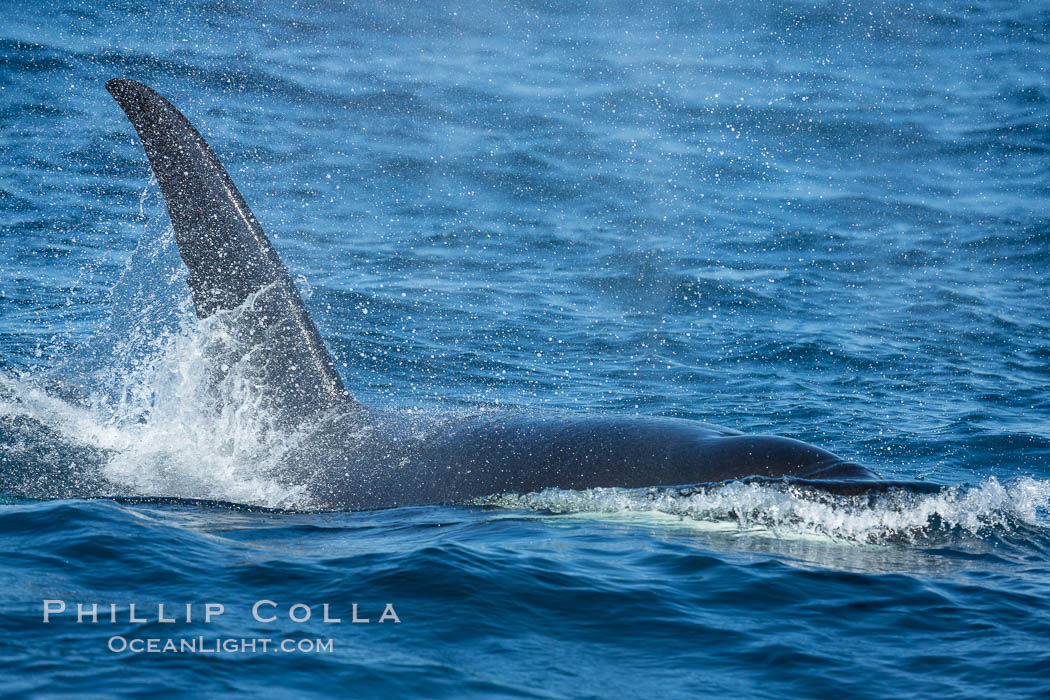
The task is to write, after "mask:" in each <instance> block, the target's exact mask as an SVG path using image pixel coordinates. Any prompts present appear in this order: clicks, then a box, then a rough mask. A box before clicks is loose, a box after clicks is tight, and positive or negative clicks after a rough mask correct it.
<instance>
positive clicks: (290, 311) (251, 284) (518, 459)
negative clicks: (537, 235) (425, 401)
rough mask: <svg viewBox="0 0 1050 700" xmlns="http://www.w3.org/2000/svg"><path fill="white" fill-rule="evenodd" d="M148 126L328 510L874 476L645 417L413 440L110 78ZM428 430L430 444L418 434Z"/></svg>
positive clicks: (209, 302)
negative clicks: (356, 387) (362, 397)
mask: <svg viewBox="0 0 1050 700" xmlns="http://www.w3.org/2000/svg"><path fill="white" fill-rule="evenodd" d="M106 87H107V89H108V90H109V91H110V92H111V93H112V94H113V96H114V98H115V99H116V100H117V103H118V104H119V105H120V106H121V108H122V109H123V110H124V112H125V114H126V115H127V116H128V118H129V119H130V120H131V122H132V124H133V125H134V126H135V129H136V131H137V132H138V134H139V138H140V139H141V141H142V144H143V147H144V148H145V150H146V154H147V156H148V157H149V160H150V165H151V166H152V168H153V172H154V174H155V175H156V177H157V182H158V183H159V184H160V188H161V192H162V193H163V195H164V200H165V202H166V204H167V206H168V212H169V214H170V216H171V221H172V225H173V227H174V229H175V237H176V241H177V243H178V246H179V253H180V254H181V256H182V259H183V261H184V262H185V263H186V265H187V267H188V268H189V272H190V275H189V285H190V291H191V292H192V294H193V301H194V305H195V308H196V310H197V315H198V316H199V317H201V318H205V317H207V316H210V315H212V314H214V313H216V312H220V311H229V310H233V309H238V307H242V305H244V302H245V300H248V299H249V298H250V297H251V296H252V295H256V296H255V297H254V298H253V299H254V300H253V301H252V303H251V304H249V305H247V307H248V309H249V310H248V311H247V312H245V311H244V309H243V308H241V309H239V315H238V316H237V321H236V323H237V328H236V329H234V330H235V331H236V332H237V333H238V334H239V335H240V337H241V338H242V339H243V340H244V341H245V343H246V345H247V346H248V347H258V346H260V344H261V345H262V346H263V347H265V348H266V351H265V352H255V353H253V354H252V359H250V360H249V361H251V362H255V363H256V364H257V367H256V370H255V376H256V377H257V379H258V384H259V386H260V387H261V389H260V391H262V392H263V394H264V396H265V398H266V400H267V402H268V403H269V404H270V406H271V408H272V409H273V410H274V411H275V413H276V414H277V415H279V416H280V420H281V422H282V423H283V424H284V425H285V426H286V427H287V428H289V429H292V430H303V431H306V432H307V433H308V434H309V435H310V438H309V439H307V440H306V441H304V444H303V447H302V449H301V450H299V451H298V452H297V454H296V455H293V456H292V457H291V458H290V459H289V462H288V464H287V465H286V467H285V468H286V470H287V472H286V473H287V475H288V478H289V479H291V480H293V481H294V482H295V483H303V480H304V479H305V481H306V483H307V485H308V487H309V488H310V492H311V495H312V496H313V498H314V499H315V500H316V501H317V502H318V504H320V505H323V506H326V507H331V508H353V509H360V508H381V507H389V506H402V505H418V504H427V503H449V502H463V501H468V500H471V499H475V498H479V497H482V496H487V495H491V494H495V493H501V492H507V491H519V492H531V491H539V490H542V489H544V488H551V487H557V488H563V489H587V488H594V487H602V486H606V487H624V488H637V487H646V486H660V485H664V486H671V485H675V486H677V485H688V484H698V483H707V482H715V481H723V480H727V479H738V478H744V477H750V476H762V477H772V478H779V477H797V478H802V479H813V480H833V481H836V482H841V481H842V480H857V481H876V480H878V478H879V477H878V476H877V475H876V474H874V473H873V472H872V471H870V470H869V469H867V468H865V467H863V466H861V465H859V464H855V463H853V462H848V461H845V460H843V459H842V458H840V457H838V456H836V455H834V454H832V453H830V452H828V451H826V450H823V449H821V448H819V447H815V446H812V445H808V444H806V443H803V442H799V441H797V440H792V439H790V438H783V437H775V436H762V435H757V436H750V435H742V434H740V433H737V432H734V431H730V430H726V429H723V428H719V427H716V426H710V425H705V424H703V423H698V422H695V421H688V420H680V419H671V418H656V417H639V416H603V417H594V416H578V415H577V416H573V415H546V416H528V415H519V416H498V417H491V418H489V417H473V418H466V419H460V420H455V421H449V422H446V423H442V424H439V425H434V426H431V428H430V429H426V430H422V431H420V430H418V429H413V430H407V429H406V422H407V421H409V419H408V418H405V417H399V414H384V413H381V412H379V411H376V410H373V409H370V408H368V407H365V406H362V405H361V404H359V403H357V402H356V401H355V400H354V399H353V398H351V397H350V396H349V394H348V393H347V392H346V390H345V388H344V387H343V384H342V381H341V379H340V378H339V375H338V373H337V372H336V371H335V367H334V364H333V362H332V360H331V357H330V356H329V354H328V351H327V350H326V348H325V346H324V342H323V340H322V339H321V337H320V334H319V333H318V331H317V328H316V327H315V326H314V323H313V321H312V320H311V318H310V316H309V314H308V313H307V311H306V307H305V305H303V303H302V300H301V299H300V297H299V294H298V291H297V290H296V288H295V285H294V283H293V282H292V280H291V278H290V276H289V275H288V271H287V270H286V269H285V267H284V265H283V263H282V262H281V260H280V258H279V257H278V256H277V252H276V251H275V250H274V248H273V246H272V245H271V244H270V242H269V240H268V239H267V238H266V235H265V234H264V233H263V230H262V227H261V226H260V225H259V223H258V221H257V220H256V219H255V216H254V215H253V214H252V213H251V211H250V210H249V209H248V205H247V204H246V203H245V202H244V199H243V197H241V195H240V193H239V192H238V191H237V188H236V187H235V186H234V184H233V182H232V180H231V179H230V177H229V175H228V174H227V173H226V171H225V169H224V168H223V166H222V164H221V163H220V162H219V159H218V157H216V155H215V153H214V151H212V149H211V147H210V146H208V144H207V143H206V142H205V141H204V139H203V138H202V137H201V135H200V134H199V133H198V132H197V130H196V129H194V128H193V126H192V125H190V123H189V121H188V120H187V119H186V118H185V117H184V116H183V115H182V114H181V113H180V112H179V111H178V110H177V109H176V108H175V107H174V106H172V105H171V103H169V102H168V101H167V100H165V99H164V98H163V97H161V96H160V95H158V94H157V93H156V92H154V91H153V90H151V89H150V88H148V87H146V86H145V85H142V84H141V83H137V82H135V81H132V80H125V79H116V80H111V81H109V82H108V83H107V84H106ZM420 434H421V435H422V436H420Z"/></svg>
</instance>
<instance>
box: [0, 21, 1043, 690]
mask: <svg viewBox="0 0 1050 700" xmlns="http://www.w3.org/2000/svg"><path fill="white" fill-rule="evenodd" d="M107 5H108V6H107V7H106V8H104V9H102V8H96V7H92V6H91V5H90V4H70V3H56V4H53V5H48V6H39V7H38V6H37V5H35V4H27V5H25V6H19V7H18V8H7V9H5V10H4V11H3V20H4V21H3V22H2V23H0V76H2V82H0V126H2V128H0V154H2V156H3V162H4V163H5V165H4V168H3V170H2V171H0V172H2V173H3V175H2V178H0V308H2V309H3V312H2V316H0V484H2V485H3V487H4V490H5V493H6V494H7V495H6V497H4V498H3V500H4V501H5V505H3V506H0V548H2V552H3V556H2V557H0V570H2V572H3V577H2V579H0V581H3V583H4V585H3V587H2V588H0V658H2V659H3V664H2V667H0V677H2V678H4V692H5V693H22V692H32V691H35V692H40V693H52V694H56V695H67V694H70V693H73V692H85V693H90V694H100V695H108V694H119V693H126V694H132V693H134V692H135V691H142V690H143V689H145V688H147V687H153V688H159V687H170V688H179V687H182V688H189V687H190V686H188V685H187V684H188V683H190V682H191V681H189V678H190V675H189V674H191V673H193V674H195V675H194V676H193V678H194V680H193V681H192V688H193V689H194V690H195V691H198V692H202V693H242V694H256V695H257V694H273V693H278V692H280V693H285V694H288V695H296V696H302V695H309V694H315V695H317V696H325V695H327V694H329V693H331V692H334V691H343V692H345V693H361V694H375V695H383V696H396V695H405V694H423V695H427V696H450V697H461V696H469V695H480V696H493V695H496V696H501V695H509V696H529V697H532V696H538V697H582V696H615V697H619V696H625V695H628V696H634V695H640V696H647V697H648V696H652V695H657V694H659V695H661V696H669V697H675V696H683V697H684V696H697V695H728V694H730V693H732V694H746V695H756V696H766V697H780V696H783V695H785V694H794V695H808V696H824V695H829V694H832V693H835V694H846V693H848V694H849V695H850V696H855V697H886V696H929V697H945V696H953V695H954V696H966V697H971V696H996V697H1009V696H1032V695H1037V694H1041V693H1046V692H1048V691H1050V684H1048V682H1047V681H1046V677H1047V670H1048V669H1050V646H1048V640H1050V574H1048V573H1047V570H1048V564H1050V529H1048V528H1050V515H1048V512H1047V509H1048V507H1050V310H1048V309H1050V281H1048V279H1047V275H1046V273H1045V270H1046V269H1047V267H1048V265H1050V209H1048V206H1047V201H1048V199H1047V197H1048V195H1050V175H1048V173H1050V170H1048V168H1047V165H1048V163H1050V159H1048V154H1050V132H1048V126H1047V124H1048V105H1050V91H1048V89H1047V84H1048V79H1047V78H1048V76H1047V73H1048V68H1050V59H1048V58H1047V46H1048V40H1050V14H1048V13H1047V12H1046V11H1045V10H1044V9H1041V8H1040V6H1039V3H1025V4H1017V3H1002V4H997V3H979V4H976V5H973V4H968V3H967V4H950V7H949V8H948V9H945V8H944V7H941V3H928V4H927V3H920V4H917V5H907V6H906V7H897V6H896V5H892V4H880V3H875V4H871V5H870V6H869V5H864V6H862V5H861V4H858V3H853V4H846V3H836V2H829V3H805V4H803V3H798V4H796V3H785V2H776V3H761V4H758V3H756V4H738V3H699V4H695V5H688V6H684V5H683V6H679V5H677V4H672V3H660V2H656V3H645V4H644V5H643V6H640V7H639V6H635V5H632V4H622V5H617V4H597V3H587V4H582V5H581V4H562V5H546V4H540V3H536V4H515V5H506V6H494V5H492V4H490V3H464V4H461V5H460V4H455V3H448V4H446V3H424V4H421V5H418V6H417V5H411V6H407V5H406V6H387V4H385V3H384V4H380V5H376V6H361V5H351V6H343V5H340V4H338V3H327V2H319V3H309V4H298V5H296V6H294V7H291V6H289V4H287V3H272V4H267V5H257V6H253V7H241V5H242V3H230V4H223V3H210V2H201V3H192V2H183V1H182V0H177V1H176V2H174V3H170V4H149V3H145V4H143V3H124V4H115V3H109V4H107ZM115 76H127V77H133V78H137V79H141V80H143V81H145V82H147V83H148V84H150V85H152V86H153V87H155V88H157V89H158V90H159V91H160V92H162V93H163V94H165V95H167V96H168V97H169V98H171V99H172V101H173V102H174V103H175V104H176V105H178V106H179V107H180V108H181V109H182V110H183V111H184V112H185V113H186V114H187V115H188V116H189V117H190V119H191V120H193V121H194V122H195V123H196V124H197V126H198V127H200V128H201V130H202V132H203V133H204V134H205V137H206V138H207V139H208V140H209V141H210V142H211V143H212V145H213V146H214V147H215V149H216V150H217V152H218V153H219V154H220V156H221V157H222V158H223V160H224V162H225V163H226V165H227V167H228V169H229V171H230V173H231V175H232V176H233V178H234V180H235V181H236V182H237V184H238V186H239V187H240V188H241V190H242V192H243V193H244V195H245V198H246V199H247V200H248V202H249V203H250V204H251V206H252V208H253V210H254V211H255V213H256V214H257V216H258V218H259V219H260V221H261V222H262V223H263V226H264V228H266V230H267V231H268V233H269V234H270V236H271V238H272V239H273V241H274V244H275V246H276V247H277V249H278V251H279V252H280V254H281V255H282V257H283V258H284V260H285V262H286V264H287V265H288V267H289V269H290V270H291V272H292V274H293V277H295V278H296V280H297V283H298V284H299V287H300V290H301V291H302V292H303V296H304V298H305V301H306V304H307V306H308V307H309V308H310V310H311V312H312V313H313V315H314V318H315V320H316V323H317V325H318V327H319V328H320V331H321V333H322V335H323V336H324V338H325V340H326V341H327V343H328V346H329V348H330V349H331V351H332V354H333V356H334V358H335V360H336V363H337V365H338V366H339V368H340V371H341V373H342V375H343V377H344V380H345V382H346V384H347V386H348V387H349V388H350V389H351V391H352V392H353V393H354V394H355V395H356V396H357V397H358V398H359V399H361V400H362V401H364V402H366V403H370V404H373V405H378V406H381V407H384V408H391V409H400V410H405V411H407V412H408V413H407V414H406V415H407V417H406V419H405V420H406V421H408V422H411V421H416V420H419V421H431V420H433V419H434V418H435V417H449V416H451V417H452V418H450V419H451V420H454V419H455V418H454V417H455V416H456V415H461V414H464V413H467V412H477V411H479V410H484V411H491V412H500V411H507V410H525V411H531V412H543V411H553V410H569V411H587V412H606V413H631V414H639V415H666V416H678V417H685V418H694V419H699V420H706V421H710V422H713V423H717V424H720V425H726V426H729V427H733V428H737V429H740V430H744V431H747V432H756V433H757V432H765V433H775V434H780V435H786V436H790V437H795V438H799V439H802V440H806V441H808V442H812V443H815V444H818V445H820V446H822V447H825V448H828V449H831V450H833V451H834V452H836V453H838V454H841V455H843V456H844V457H846V458H848V459H851V460H854V461H858V462H861V463H864V464H867V465H870V466H871V467H872V468H874V469H876V470H877V471H879V472H880V473H881V474H883V475H884V476H885V477H887V479H888V480H891V481H892V482H893V484H910V486H907V487H905V486H899V485H893V484H891V485H888V486H887V487H886V488H882V489H877V490H872V491H864V492H858V493H838V494H836V493H827V492H824V491H821V490H815V489H812V488H809V487H806V486H805V485H799V484H790V483H781V482H761V481H754V480H751V481H745V482H738V483H731V484H722V485H705V486H698V487H693V488H684V489H670V488H659V489H641V490H633V491H628V490H619V489H597V490H593V491H588V492H564V491H557V490H551V491H545V492H543V493H539V494H494V495H493V496H492V497H490V498H485V499H481V500H479V501H477V502H475V503H471V504H464V505H458V506H430V507H421V508H399V509H391V510H385V511H376V512H364V513H320V512H315V511H314V510H313V505H312V503H311V501H310V498H309V496H308V494H307V493H306V492H305V490H304V489H303V487H302V486H303V485H302V484H299V483H296V482H295V480H294V479H289V475H288V474H287V473H284V472H282V471H281V469H280V468H279V465H280V463H281V458H282V456H283V455H285V454H287V453H289V451H294V450H295V449H296V447H297V445H298V441H299V440H300V439H301V437H302V436H299V435H295V434H287V433H285V432H282V431H281V430H279V429H278V428H277V427H276V426H275V424H274V423H273V421H272V420H271V417H270V416H268V415H267V414H266V412H265V411H263V410H256V409H257V406H256V404H255V403H253V402H254V401H256V400H257V397H256V396H255V395H254V394H253V392H251V391H250V390H249V389H248V388H246V387H245V386H244V385H243V384H238V383H237V382H236V381H235V380H236V377H237V374H236V372H234V373H231V374H230V375H229V377H232V379H230V380H229V381H227V382H226V383H225V384H224V385H222V386H219V387H218V388H217V387H216V386H215V385H214V382H213V381H211V378H212V374H211V373H210V366H209V361H210V358H213V357H214V356H215V348H216V346H222V345H223V344H224V343H228V342H231V341H230V340H229V338H227V337H225V336H223V333H222V328H221V325H220V324H216V323H198V322H197V320H196V319H195V318H194V316H193V312H192V305H191V304H190V301H189V295H188V291H187V288H186V286H185V282H184V274H185V273H184V270H183V269H182V267H181V264H180V261H179V258H178V253H177V251H176V250H175V246H174V240H173V237H172V235H171V231H170V226H169V223H168V220H167V216H166V212H165V210H164V207H163V203H162V202H161V200H160V194H159V190H158V189H157V187H156V184H155V183H154V182H152V180H151V178H150V174H149V170H148V166H147V163H146V160H145V156H144V155H143V153H142V150H141V147H140V146H139V144H138V142H137V141H136V140H135V139H134V135H133V130H132V128H131V127H130V125H129V124H128V123H127V121H126V120H125V118H124V117H123V115H122V114H121V112H120V111H119V109H118V108H117V106H116V105H115V104H114V103H113V101H112V100H111V99H110V98H109V96H108V94H107V93H106V92H105V91H104V89H103V87H102V85H103V82H104V81H105V80H106V79H107V78H110V77H115ZM99 493H107V494H109V495H114V496H120V498H119V499H117V500H112V499H102V500H94V499H87V498H85V497H86V496H94V495H98V494H99ZM15 496H32V497H33V498H32V499H26V498H21V497H15ZM55 499H59V500H55ZM45 599H58V600H65V601H67V602H68V604H69V606H70V607H71V608H73V607H75V604H76V603H77V602H84V603H87V604H90V603H93V602H97V603H100V604H102V605H104V606H108V605H109V604H110V603H115V604H117V605H118V607H119V609H120V612H119V615H118V621H117V622H116V623H109V622H105V621H103V622H100V623H97V624H90V623H84V624H79V625H78V624H76V622H75V611H71V612H67V613H65V614H64V615H60V616H58V618H57V619H55V620H53V621H52V622H51V623H49V624H47V625H44V624H43V623H42V601H43V600H45ZM261 599H270V600H273V601H275V602H278V603H279V604H280V605H279V606H278V613H279V615H278V619H277V620H276V621H272V622H266V623H262V622H257V621H255V620H254V619H253V618H252V616H251V614H250V610H251V606H252V604H253V603H254V602H255V601H258V600H261ZM208 602H217V603H222V604H224V605H225V606H226V610H227V612H226V613H225V614H224V615H222V616H221V617H219V618H218V619H217V620H215V621H213V622H212V623H210V624H205V623H204V622H203V621H202V619H201V617H200V615H199V614H198V613H200V612H201V611H202V610H203V605H204V604H205V603H208ZM130 603H136V604H137V607H138V608H139V609H140V610H142V609H143V608H145V609H146V610H147V611H149V610H150V609H152V612H151V613H150V612H147V614H149V615H150V616H151V618H150V621H149V622H146V623H136V622H129V621H128V618H129V616H128V608H127V606H128V604H130ZM158 603H167V606H168V609H169V611H170V610H171V609H172V607H179V606H184V605H185V604H187V603H190V604H192V605H194V606H197V607H196V608H194V617H193V619H192V621H191V622H185V621H184V620H180V621H179V622H177V623H174V624H165V623H159V622H157V620H156V617H157V615H156V612H157V610H156V606H157V604H158ZM295 603H304V604H307V605H310V606H312V609H313V611H314V614H313V616H312V618H311V620H310V621H308V622H305V623H296V622H294V621H292V620H290V619H289V617H288V608H289V606H291V605H292V604H295ZM325 603H328V604H329V605H330V608H331V613H332V615H333V616H339V617H341V618H342V619H343V620H344V623H343V624H338V625H336V624H326V623H324V622H322V621H321V606H322V605H323V604H325ZM354 603H357V604H358V605H359V608H360V614H361V616H362V617H369V618H370V619H371V622H370V623H369V624H367V625H363V624H353V623H351V622H349V620H350V619H351V617H352V612H351V610H352V606H353V604H354ZM386 603H391V604H392V605H393V606H394V607H395V608H396V610H397V614H398V616H399V619H400V623H394V622H391V621H387V622H384V623H382V624H380V623H378V619H379V617H380V615H381V614H382V612H383V610H384V605H385V604H386ZM180 609H181V608H180ZM105 610H106V611H108V607H106V608H105ZM106 615H108V612H104V614H103V617H105V616H106ZM115 635H120V636H124V637H126V638H129V639H130V638H133V637H142V638H146V637H195V636H202V635H203V636H205V637H208V638H214V637H237V638H242V637H272V638H274V639H281V638H290V639H300V638H311V639H317V638H324V639H332V641H333V651H332V652H331V653H305V654H280V653H267V654H262V653H255V654H251V653H249V654H241V653H238V654H213V655H201V654H170V653H169V654H134V653H131V652H121V653H114V652H111V651H109V650H108V649H107V643H108V640H110V638H111V637H113V636H115Z"/></svg>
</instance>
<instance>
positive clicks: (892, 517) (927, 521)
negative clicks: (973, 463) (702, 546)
mask: <svg viewBox="0 0 1050 700" xmlns="http://www.w3.org/2000/svg"><path fill="white" fill-rule="evenodd" d="M474 503H475V504H476V505H487V506H498V507H501V508H513V509H519V510H532V511H543V512H549V513H558V514H564V513H574V514H603V515H615V516H619V517H624V518H625V519H627V520H631V519H634V518H635V517H636V516H637V515H639V514H653V515H655V516H658V517H657V518H656V519H657V520H664V521H666V517H667V516H674V517H677V518H678V519H680V520H681V521H684V522H690V523H704V524H707V525H708V526H709V527H708V528H706V529H713V530H714V529H717V530H725V529H728V527H727V526H729V527H732V529H734V530H736V531H738V532H740V533H748V534H754V533H756V532H762V531H764V532H766V533H770V534H772V535H775V536H778V537H809V536H817V537H824V538H830V539H833V540H839V541H848V542H857V543H867V544H881V543H889V542H899V541H907V542H915V541H919V540H922V539H924V538H926V537H929V536H931V535H934V534H936V533H945V532H950V531H962V532H965V533H968V534H970V535H973V536H976V537H982V536H985V535H986V534H987V533H989V532H990V531H994V530H1005V529H1011V528H1013V527H1016V526H1017V525H1027V526H1032V527H1039V528H1047V527H1048V523H1047V512H1048V510H1050V482H1048V481H1040V480H1037V479H1032V478H1028V477H1024V478H1019V479H1014V480H1011V481H1009V482H1006V483H1004V482H1001V481H999V480H998V479H996V478H994V477H991V478H989V479H986V480H985V481H983V482H981V483H980V484H978V485H976V486H973V487H966V486H951V487H944V488H943V489H941V490H939V491H937V492H934V493H918V492H913V491H908V490H906V489H890V490H887V491H883V492H874V493H870V494H864V495H851V496H840V495H835V494H831V493H827V492H823V491H820V490H817V489H812V488H805V487H801V486H798V485H790V484H787V483H776V482H730V483H725V484H717V485H711V486H705V487H694V488H690V489H673V488H659V489H618V488H599V489H590V490H587V491H563V490H560V489H547V490H545V491H542V492H539V493H532V494H504V495H500V496H492V497H488V498H483V499H479V500H477V501H475V502H474Z"/></svg>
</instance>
